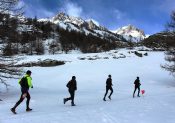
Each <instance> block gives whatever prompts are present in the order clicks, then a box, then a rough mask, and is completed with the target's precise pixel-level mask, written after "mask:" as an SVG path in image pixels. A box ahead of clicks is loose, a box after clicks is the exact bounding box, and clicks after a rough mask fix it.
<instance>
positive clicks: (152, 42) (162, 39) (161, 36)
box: [142, 32, 175, 49]
mask: <svg viewBox="0 0 175 123" xmlns="http://www.w3.org/2000/svg"><path fill="white" fill-rule="evenodd" d="M142 43H143V45H145V46H147V47H150V48H153V49H154V48H162V49H167V48H170V47H175V32H161V33H157V34H154V35H151V36H150V37H148V38H146V39H145V40H144V41H143V42H142Z"/></svg>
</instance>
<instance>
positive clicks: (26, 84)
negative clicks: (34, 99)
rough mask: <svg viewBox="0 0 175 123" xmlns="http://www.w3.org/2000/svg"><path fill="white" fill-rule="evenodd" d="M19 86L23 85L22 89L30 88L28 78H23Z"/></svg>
mask: <svg viewBox="0 0 175 123" xmlns="http://www.w3.org/2000/svg"><path fill="white" fill-rule="evenodd" d="M19 84H20V85H21V87H22V88H29V86H28V82H27V77H23V78H22V79H21V80H20V82H19Z"/></svg>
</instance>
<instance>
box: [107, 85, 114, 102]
mask: <svg viewBox="0 0 175 123" xmlns="http://www.w3.org/2000/svg"><path fill="white" fill-rule="evenodd" d="M110 90H111V93H110V95H109V96H108V97H109V99H110V100H111V95H112V94H113V88H112V87H111V88H110Z"/></svg>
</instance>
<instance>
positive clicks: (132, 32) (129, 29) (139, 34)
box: [113, 24, 146, 42]
mask: <svg viewBox="0 0 175 123" xmlns="http://www.w3.org/2000/svg"><path fill="white" fill-rule="evenodd" d="M113 32H114V33H117V34H119V35H122V36H123V37H124V38H125V39H126V40H130V41H133V42H139V41H141V40H143V39H144V38H146V36H145V33H144V31H142V30H141V29H138V28H137V27H135V26H134V25H131V24H128V25H127V26H124V27H121V28H119V29H117V30H116V31H113Z"/></svg>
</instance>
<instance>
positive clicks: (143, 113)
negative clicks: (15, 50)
mask: <svg viewBox="0 0 175 123" xmlns="http://www.w3.org/2000/svg"><path fill="white" fill-rule="evenodd" d="M120 56H126V58H120ZM94 57H95V58H97V59H96V60H88V58H94ZM46 58H51V59H57V60H64V61H67V62H66V64H65V65H61V66H57V67H31V68H25V69H26V70H27V69H30V70H31V71H32V78H33V86H34V88H33V89H30V93H31V103H30V105H31V108H33V111H32V112H25V102H23V103H22V104H21V105H20V106H19V107H18V108H17V110H16V111H17V113H18V114H17V115H14V114H12V113H11V112H10V108H11V107H12V106H13V105H14V104H15V103H16V101H17V100H18V99H19V97H20V87H19V85H18V82H17V80H13V79H12V80H9V83H10V84H11V86H10V88H9V91H8V92H1V93H0V98H1V99H3V101H0V123H70V122H71V123H131V122H134V123H174V122H175V117H174V116H175V104H174V103H175V82H174V78H173V77H172V76H170V75H169V73H168V72H167V71H164V70H163V69H162V68H161V67H160V65H161V64H164V63H165V61H164V53H163V52H148V56H144V57H142V58H141V57H137V56H136V55H134V54H133V53H128V51H127V50H120V51H118V52H116V51H110V52H106V53H97V54H81V53H72V54H58V55H45V56H26V58H25V59H24V60H23V61H20V62H28V61H37V60H38V59H46ZM80 58H85V60H79V59H80ZM108 74H111V75H112V79H113V89H114V93H113V95H112V100H111V101H109V100H107V101H106V102H104V101H103V100H102V99H103V96H104V93H105V82H106V79H107V76H108ZM73 75H75V76H76V78H77V86H78V90H77V92H76V96H75V103H76V105H77V106H75V107H71V106H70V102H67V103H66V104H65V105H64V104H63V98H64V97H68V96H69V93H68V91H67V88H66V84H67V82H68V81H69V80H70V79H71V77H72V76H73ZM137 76H139V77H140V80H141V84H142V85H141V89H144V90H145V91H146V93H145V95H144V96H141V97H140V98H137V97H136V98H132V93H133V89H134V85H133V82H134V80H135V79H136V77H137Z"/></svg>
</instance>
